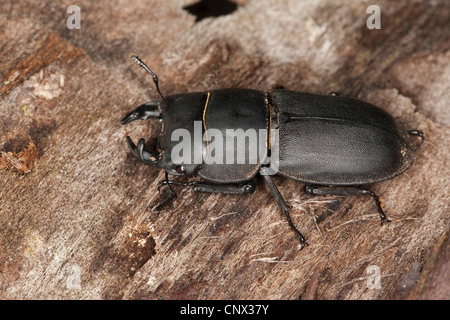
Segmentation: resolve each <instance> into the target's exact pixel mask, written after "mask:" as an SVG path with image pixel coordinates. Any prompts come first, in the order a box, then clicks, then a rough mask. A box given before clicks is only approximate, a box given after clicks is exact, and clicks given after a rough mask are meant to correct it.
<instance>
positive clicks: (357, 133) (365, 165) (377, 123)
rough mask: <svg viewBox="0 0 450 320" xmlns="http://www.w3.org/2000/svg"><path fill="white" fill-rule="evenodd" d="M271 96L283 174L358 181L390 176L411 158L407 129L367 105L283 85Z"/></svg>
mask: <svg viewBox="0 0 450 320" xmlns="http://www.w3.org/2000/svg"><path fill="white" fill-rule="evenodd" d="M269 97H270V100H271V103H272V106H273V109H274V114H275V115H276V119H274V122H275V125H277V126H278V129H279V148H280V149H279V173H280V174H282V175H285V176H288V177H290V178H293V179H297V180H301V181H304V182H308V183H314V184H324V185H359V184H367V183H372V182H376V181H381V180H385V179H389V178H392V177H394V176H396V175H398V174H400V173H401V172H403V171H404V170H406V168H408V166H409V165H410V164H411V162H412V159H413V152H412V149H411V148H410V146H409V144H408V141H409V138H408V134H407V132H406V131H405V130H404V129H403V128H401V127H399V126H398V125H397V124H396V122H395V120H394V119H393V118H392V116H390V115H389V114H388V113H386V112H385V111H383V110H381V109H379V108H377V107H375V106H373V105H371V104H368V103H365V102H362V101H359V100H354V99H349V98H344V97H335V96H319V95H313V94H306V93H300V92H293V91H287V90H275V91H273V92H271V93H270V95H269Z"/></svg>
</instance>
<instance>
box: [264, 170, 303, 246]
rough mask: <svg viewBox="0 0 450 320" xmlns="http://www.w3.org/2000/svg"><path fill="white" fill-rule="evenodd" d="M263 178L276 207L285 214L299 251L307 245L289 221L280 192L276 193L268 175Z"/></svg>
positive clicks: (276, 189) (289, 217)
mask: <svg viewBox="0 0 450 320" xmlns="http://www.w3.org/2000/svg"><path fill="white" fill-rule="evenodd" d="M263 177H264V179H265V180H266V183H267V186H268V187H269V190H270V192H272V195H273V197H274V198H275V201H276V202H277V203H278V206H279V207H280V209H281V211H283V213H284V214H285V216H286V219H287V221H288V223H289V227H290V228H291V229H292V231H294V233H295V235H296V236H297V238H298V240H299V241H300V250H301V249H303V247H304V246H305V245H307V244H308V243H307V242H306V239H305V237H304V236H303V235H302V234H301V233H300V231H298V230H297V228H296V227H295V226H294V223H293V222H292V220H291V216H290V215H289V210H288V207H287V204H286V202H285V201H284V199H283V196H282V195H281V193H280V191H278V188H277V186H276V185H275V184H274V183H273V181H272V179H271V178H270V176H269V175H263Z"/></svg>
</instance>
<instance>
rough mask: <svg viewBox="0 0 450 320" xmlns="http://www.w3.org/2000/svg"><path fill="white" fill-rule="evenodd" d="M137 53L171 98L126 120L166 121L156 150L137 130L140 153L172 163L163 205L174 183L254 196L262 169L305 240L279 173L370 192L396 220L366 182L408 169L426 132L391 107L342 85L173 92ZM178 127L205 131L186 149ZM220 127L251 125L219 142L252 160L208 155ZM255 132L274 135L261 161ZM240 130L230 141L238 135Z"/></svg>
mask: <svg viewBox="0 0 450 320" xmlns="http://www.w3.org/2000/svg"><path fill="white" fill-rule="evenodd" d="M131 59H132V60H133V61H134V62H135V63H136V64H137V65H139V66H140V67H142V68H144V69H145V70H146V71H147V72H148V73H149V74H150V75H151V76H152V77H153V81H154V83H155V86H156V90H157V92H158V94H159V95H160V96H161V99H162V100H161V101H150V102H147V103H145V104H143V105H140V106H139V107H137V108H136V109H135V110H134V111H132V112H130V113H129V114H127V115H126V116H125V117H124V118H123V120H122V124H127V123H129V122H131V121H134V120H138V119H140V120H146V119H149V118H155V119H158V120H159V130H158V132H159V137H158V146H157V151H149V150H147V149H146V147H145V140H144V139H143V138H141V139H140V140H139V142H138V143H137V145H135V144H134V142H133V141H132V140H131V138H130V137H129V136H127V141H128V144H129V147H130V149H131V151H132V153H133V154H134V155H135V156H136V157H137V158H138V159H139V160H141V161H142V162H144V163H145V164H148V165H151V166H156V167H159V168H161V169H163V170H164V171H165V180H164V181H162V183H161V184H160V185H159V186H158V190H159V188H160V187H161V186H167V187H168V188H169V190H170V194H171V197H170V198H169V199H167V200H166V201H164V202H163V203H161V204H159V205H157V206H155V207H156V208H160V207H162V206H163V205H165V204H166V203H168V202H169V201H170V200H171V199H173V198H175V197H176V196H177V195H176V193H175V192H174V190H173V189H172V187H171V185H181V186H193V187H194V191H196V192H214V193H216V192H219V193H231V194H248V193H252V192H254V191H255V188H256V183H255V180H256V176H257V175H261V176H263V178H264V180H265V182H266V184H267V186H268V188H269V190H270V192H271V193H272V195H273V197H274V199H275V201H276V202H277V203H278V205H279V207H280V209H281V211H282V212H283V213H284V214H285V216H286V218H287V221H288V223H289V226H290V228H291V229H292V231H293V232H294V233H295V234H296V236H297V238H298V240H299V241H300V248H303V247H304V246H305V244H307V242H306V240H305V238H304V236H303V235H302V234H301V233H300V232H299V231H298V230H297V228H296V227H295V226H294V224H293V222H292V221H291V217H290V215H289V210H288V206H287V204H286V202H285V200H284V199H283V197H282V195H281V194H280V192H279V191H278V189H277V187H276V185H275V184H274V182H273V180H272V179H271V177H270V176H271V175H273V174H279V175H281V176H285V177H288V178H291V179H293V180H297V181H301V182H304V183H306V187H305V192H306V193H307V194H310V195H369V196H371V197H373V199H374V200H375V204H376V207H377V210H378V214H379V216H380V219H381V224H383V223H384V222H389V220H388V219H387V217H386V215H385V213H384V211H383V208H382V202H381V199H380V198H379V197H378V195H376V194H375V193H374V192H372V191H370V190H368V189H363V188H361V186H362V185H366V184H371V183H374V182H378V181H382V180H387V179H391V178H393V177H395V176H397V175H398V174H400V173H402V172H403V171H405V170H406V169H407V168H408V167H409V166H410V165H411V163H412V161H413V155H414V149H413V147H412V146H413V141H412V138H411V137H410V136H419V137H420V138H421V139H422V140H423V134H422V132H420V131H418V130H410V131H407V130H405V129H404V128H403V127H402V126H401V125H400V124H397V123H396V121H395V120H394V118H393V117H392V116H391V115H389V114H388V113H387V112H385V111H383V110H382V109H380V108H378V107H376V106H374V105H371V104H369V103H366V102H363V101H359V100H355V99H351V98H348V97H343V96H341V95H339V94H336V93H331V94H330V95H316V94H310V93H303V92H296V91H290V90H284V89H274V90H271V91H269V92H262V91H258V90H250V89H221V90H212V91H207V92H194V93H187V94H178V95H172V96H168V97H163V95H162V94H161V91H160V90H159V85H158V78H157V76H156V75H155V74H154V73H153V72H152V71H151V70H150V69H149V68H148V67H147V65H146V64H145V63H144V62H142V60H141V59H139V58H138V57H137V56H132V57H131ZM178 129H183V130H184V132H187V133H188V134H189V133H190V134H191V136H195V135H196V133H195V131H197V133H200V139H195V138H193V137H187V138H185V141H184V142H185V144H184V146H185V147H186V148H187V149H186V148H185V150H183V156H179V155H178V156H177V155H176V152H175V153H174V151H175V149H179V148H180V145H179V144H180V137H181V135H178V134H176V132H177V130H178ZM211 129H214V130H215V135H214V137H215V139H214V141H216V139H217V137H218V134H223V136H225V137H226V139H228V138H229V136H230V133H229V131H230V130H231V129H234V131H235V130H242V131H240V133H241V136H242V133H244V139H243V140H242V139H241V140H239V135H237V138H238V139H237V140H238V143H237V144H236V143H234V144H231V143H230V144H228V141H229V140H226V141H227V144H226V146H225V145H224V144H223V141H222V144H217V145H216V146H215V147H216V148H215V152H216V153H220V152H219V151H223V153H224V154H227V157H228V153H231V156H230V159H231V160H236V157H235V154H239V152H241V153H244V154H247V156H246V158H245V160H244V161H240V162H239V161H226V163H224V162H223V161H222V162H221V161H215V162H214V161H208V157H210V158H213V157H212V153H211V150H210V149H211V147H212V144H213V142H214V141H212V139H211V138H212V136H211V137H209V138H208V137H207V133H208V132H212V131H211ZM250 130H254V131H256V130H258V131H259V132H263V133H266V135H265V136H264V135H263V136H262V138H261V139H259V141H258V142H257V143H258V145H259V147H260V148H259V151H258V152H259V153H260V155H262V157H260V158H259V159H257V160H256V161H255V160H254V157H253V161H250V160H249V159H250V158H252V155H254V153H255V152H254V151H252V150H251V149H252V145H251V143H250V142H246V141H250V139H248V140H245V138H249V137H248V136H246V134H247V133H248V132H250ZM232 131H233V130H232ZM174 136H175V139H174ZM274 136H276V137H275V138H276V139H275V138H274ZM234 138H236V135H235V136H234ZM234 138H233V137H232V139H231V140H230V141H234V142H235V140H233V139H234ZM186 139H187V140H186ZM217 141H219V140H217ZM178 151H179V150H178ZM261 151H262V152H261ZM275 151H276V153H277V157H276V158H275V159H274V157H273V154H274V153H275ZM249 153H250V154H249ZM180 154H181V153H180ZM175 158H177V159H175ZM230 159H228V158H227V160H230ZM216 160H217V159H216ZM275 162H276V168H275V169H274V168H273V166H272V165H273V164H274V163H275ZM169 174H170V175H174V176H180V175H192V174H198V175H199V176H200V177H201V178H202V181H191V182H179V181H176V180H169V179H168V175H169Z"/></svg>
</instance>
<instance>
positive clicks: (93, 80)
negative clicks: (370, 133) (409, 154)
mask: <svg viewBox="0 0 450 320" xmlns="http://www.w3.org/2000/svg"><path fill="white" fill-rule="evenodd" d="M150 2H152V1H150ZM153 2H154V3H153V4H152V3H150V4H149V1H146V2H132V3H131V2H130V3H127V4H126V7H123V6H124V4H123V2H120V1H108V2H101V3H98V2H96V3H93V2H90V1H84V0H83V1H78V2H77V5H78V6H79V7H80V8H81V16H80V18H81V29H68V28H67V25H66V19H67V18H68V17H69V16H70V14H68V13H66V9H67V7H68V6H69V5H70V3H66V2H58V3H55V2H54V1H40V2H35V1H27V0H22V1H3V2H2V3H1V4H0V17H1V19H0V85H1V87H0V119H1V120H0V151H1V153H0V159H2V161H1V162H0V168H1V169H2V171H1V174H0V298H1V299H440V298H444V299H449V298H450V287H449V281H448V274H449V272H448V269H449V263H450V260H449V255H448V236H449V209H448V204H449V197H448V194H449V187H448V181H449V177H450V174H449V168H450V164H449V159H450V154H449V146H450V142H449V139H448V136H449V134H450V118H449V114H450V113H449V112H448V107H449V102H450V93H449V92H450V90H449V89H450V88H449V82H448V79H450V51H449V49H450V5H449V3H448V1H445V0H442V1H438V0H437V1H430V2H428V1H422V2H420V3H418V2H414V3H412V2H410V1H398V2H395V3H393V2H392V1H378V3H379V4H378V6H379V8H380V10H381V29H368V27H367V25H366V21H367V19H368V18H369V17H370V15H371V14H370V13H367V7H368V3H366V2H361V1H344V0H342V1H327V0H322V1H310V2H301V1H274V0H272V1H270V0H258V1H253V2H252V1H245V0H243V1H236V3H238V10H236V11H234V12H232V13H229V14H227V15H222V16H218V17H207V18H204V19H202V20H200V21H198V22H196V17H195V16H193V15H192V14H190V13H188V12H187V11H186V10H183V8H182V6H181V4H180V1H164V4H162V2H161V1H157V0H155V1H153ZM193 2H194V1H185V4H186V5H188V4H192V3H193ZM183 3H184V2H183ZM24 8H27V9H24ZM130 54H137V55H139V56H140V57H141V58H142V59H143V60H144V61H145V62H146V63H147V64H148V65H149V66H150V68H151V69H152V70H153V71H154V72H155V73H156V74H157V75H158V77H159V80H160V87H161V91H162V92H163V94H164V95H165V96H168V95H172V94H177V93H187V92H192V91H206V90H211V89H218V88H227V87H240V88H252V89H258V90H264V91H268V90H270V89H273V88H275V87H278V86H283V87H285V88H286V89H291V90H298V91H306V92H312V93H320V94H328V93H329V92H333V91H337V92H340V93H342V94H344V95H347V96H351V97H355V98H359V99H361V100H364V101H367V102H370V103H372V104H375V105H377V106H379V107H381V108H383V109H384V110H386V111H388V112H390V113H391V114H392V115H393V116H394V117H395V118H396V119H397V120H398V121H399V122H401V123H403V124H404V125H405V126H406V127H407V128H408V129H418V130H422V131H423V132H424V135H425V141H424V142H423V143H422V144H420V143H418V146H417V150H416V155H415V160H414V162H413V164H412V166H411V167H410V168H409V169H408V170H407V172H405V173H404V174H402V175H400V176H398V177H396V178H394V179H391V180H388V181H383V182H380V183H377V184H374V185H372V186H370V188H371V190H373V191H374V192H376V193H377V194H378V195H380V196H381V197H382V198H383V202H384V209H385V211H386V214H387V215H388V217H389V219H391V220H392V222H391V223H389V224H385V225H383V226H380V224H379V219H378V215H377V211H376V207H375V205H374V203H373V201H372V199H371V198H369V197H368V198H364V197H358V196H348V197H338V196H327V197H314V198H311V197H309V196H307V195H305V194H304V193H303V191H302V190H303V187H304V184H302V183H301V182H297V181H292V180H289V179H287V178H283V177H274V182H275V184H276V185H277V186H278V188H279V190H280V192H281V194H282V195H283V196H284V198H285V199H286V200H287V201H288V204H289V205H290V206H291V216H292V219H293V222H294V224H295V225H296V226H297V228H298V229H299V230H300V231H301V232H302V233H303V234H304V235H305V236H306V238H307V241H308V243H309V246H307V247H305V248H304V249H303V250H301V251H300V250H299V248H298V242H297V239H296V237H295V236H294V234H293V233H292V232H291V231H290V229H289V226H288V224H287V221H286V219H285V217H284V216H283V214H282V213H281V211H280V210H279V208H278V207H277V205H276V203H275V202H274V200H273V199H272V197H271V196H270V194H269V190H268V189H267V187H266V186H265V185H264V184H263V183H262V181H259V182H258V184H257V190H256V192H255V193H254V194H250V195H241V196H239V195H221V194H196V193H194V192H193V190H192V189H190V188H185V189H182V188H180V187H174V188H175V191H176V192H177V193H178V195H179V197H178V198H177V199H176V200H175V201H173V203H171V204H170V205H168V206H167V207H166V208H165V209H164V210H162V211H161V212H158V213H155V212H152V210H151V207H152V205H153V204H155V203H158V202H160V201H163V200H164V199H166V197H167V196H168V193H167V191H164V189H163V190H162V191H161V193H159V192H158V188H157V187H158V184H159V182H160V181H161V180H163V178H164V174H163V172H162V171H161V170H158V169H157V168H152V167H149V166H146V165H144V164H142V163H140V162H138V161H137V160H136V159H135V158H134V157H133V156H132V154H131V153H130V151H129V150H128V147H127V144H126V140H125V137H126V136H127V135H130V136H131V137H132V138H133V140H134V141H137V139H138V138H140V137H144V138H145V139H146V140H149V141H150V143H149V148H151V147H152V146H154V145H155V144H156V134H157V133H156V130H157V123H156V122H155V121H150V120H148V121H146V122H133V124H129V125H127V126H121V124H120V120H121V118H122V117H123V116H124V115H125V114H127V113H128V112H130V111H131V110H133V109H134V108H135V107H136V106H137V105H139V104H141V103H144V102H147V101H149V100H156V99H158V94H157V93H156V90H155V88H154V85H153V81H152V79H151V77H149V76H148V75H147V74H146V73H145V72H144V71H143V70H142V69H140V68H138V67H137V66H136V65H134V64H133V63H132V62H131V61H130V60H129V59H128V57H129V56H130ZM30 145H35V148H36V150H35V149H29V147H30ZM27 150H28V151H27ZM30 150H31V151H32V153H30V152H31V151H30ZM30 154H31V156H30ZM30 157H31V158H30ZM30 159H31V160H30ZM26 161H27V162H26ZM14 163H15V164H17V165H16V166H14V165H13V164H14ZM24 163H26V164H27V165H26V166H25V165H24ZM17 168H19V169H17ZM20 168H22V171H21V170H20Z"/></svg>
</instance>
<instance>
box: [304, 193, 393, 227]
mask: <svg viewBox="0 0 450 320" xmlns="http://www.w3.org/2000/svg"><path fill="white" fill-rule="evenodd" d="M305 192H306V193H307V194H309V195H339V196H346V195H370V196H372V197H373V199H374V200H375V204H376V205H377V209H378V214H379V216H380V219H381V224H383V223H385V222H390V220H389V219H388V218H387V217H386V215H385V213H384V211H383V203H382V202H381V199H380V197H379V196H377V194H376V193H375V192H373V191H370V190H367V189H358V188H341V187H323V186H305Z"/></svg>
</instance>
